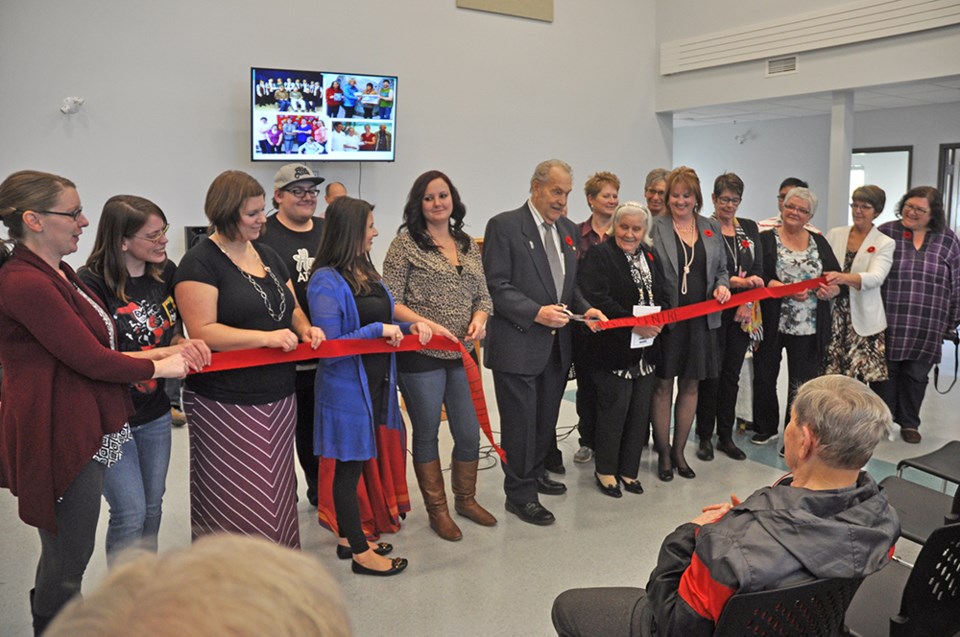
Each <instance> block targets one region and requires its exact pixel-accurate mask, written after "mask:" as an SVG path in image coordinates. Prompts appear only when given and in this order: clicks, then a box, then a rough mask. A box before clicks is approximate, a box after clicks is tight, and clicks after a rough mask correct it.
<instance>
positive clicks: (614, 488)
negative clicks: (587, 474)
mask: <svg viewBox="0 0 960 637" xmlns="http://www.w3.org/2000/svg"><path fill="white" fill-rule="evenodd" d="M593 478H594V479H595V480H596V481H597V486H598V487H600V492H601V493H602V494H603V495H608V496H610V497H611V498H622V497H623V492H622V491H621V490H620V484H619V483H617V482H614V483H613V484H612V485H610V486H607V485H605V484H604V483H603V481H602V480H600V476H598V475H597V472H596V471H594V472H593Z"/></svg>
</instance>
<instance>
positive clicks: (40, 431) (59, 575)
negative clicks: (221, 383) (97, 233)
mask: <svg viewBox="0 0 960 637" xmlns="http://www.w3.org/2000/svg"><path fill="white" fill-rule="evenodd" d="M0 219H2V220H3V224H4V225H5V226H6V227H7V232H8V234H9V236H10V239H11V240H12V243H13V249H12V250H10V249H9V248H8V244H6V243H3V242H0V265H2V267H0V365H2V367H3V370H4V375H3V391H2V393H3V402H2V403H0V486H3V487H5V488H8V489H10V491H11V492H12V493H13V494H14V495H15V496H17V504H18V509H19V514H20V518H21V519H22V520H23V521H24V522H26V523H27V524H29V525H30V526H35V527H37V528H38V530H39V532H40V546H41V553H40V563H39V566H38V567H37V573H36V580H35V582H36V584H35V588H34V590H32V591H31V592H30V602H31V608H32V612H33V626H34V632H35V633H36V634H38V635H39V634H40V633H41V632H43V630H44V628H45V627H46V625H47V624H48V623H49V622H50V620H51V619H52V618H53V616H54V615H55V614H56V613H57V611H59V610H60V608H61V607H63V605H64V604H66V603H67V602H68V601H69V600H70V598H71V597H73V596H74V595H76V594H77V593H78V592H79V591H80V586H81V583H82V580H83V573H84V570H85V569H86V567H87V563H88V562H89V561H90V556H91V554H92V553H93V546H94V542H95V539H96V532H97V520H98V518H99V516H100V497H101V493H102V491H103V482H104V474H105V472H106V471H107V468H108V467H110V466H113V465H114V464H116V463H117V462H118V461H120V460H121V456H122V453H123V451H124V447H125V444H124V443H126V441H127V440H128V439H129V438H130V427H129V426H128V425H127V422H128V417H129V416H130V414H132V413H133V407H132V405H131V402H130V395H129V392H128V389H127V384H128V383H134V382H149V381H150V380H151V379H158V378H182V377H183V376H184V375H185V374H186V373H187V371H188V369H190V368H194V369H196V368H198V367H199V362H198V361H197V360H196V359H194V361H193V362H191V361H190V360H189V359H187V358H185V357H184V355H183V354H182V353H181V352H178V351H170V350H168V351H167V352H164V353H165V354H169V355H167V356H162V355H159V356H158V355H156V354H150V353H145V352H127V353H120V352H119V351H117V350H118V347H119V343H118V341H119V340H120V338H121V337H119V336H118V334H117V329H116V326H115V324H114V322H113V319H112V318H111V316H110V314H109V313H108V311H107V310H106V308H104V307H103V306H102V305H101V303H100V302H99V301H98V300H97V299H96V295H95V294H94V292H93V291H92V290H91V289H90V288H89V287H87V285H86V284H85V283H84V282H83V281H82V280H81V279H80V278H79V277H78V276H77V274H76V273H75V272H74V271H73V268H71V267H70V266H69V265H67V264H66V263H65V262H64V261H63V257H65V256H67V255H68V254H71V253H73V252H76V250H77V244H78V242H79V240H80V236H81V235H82V234H83V229H84V228H86V227H87V226H88V225H89V223H90V222H89V221H87V218H86V217H85V216H84V215H83V208H82V207H81V205H80V197H79V195H77V190H76V186H75V185H74V184H73V182H72V181H70V180H69V179H66V178H64V177H60V176H57V175H51V174H49V173H44V172H38V171H34V170H24V171H20V172H16V173H13V174H12V175H10V176H9V177H7V178H6V179H5V180H4V181H3V183H2V184H0Z"/></svg>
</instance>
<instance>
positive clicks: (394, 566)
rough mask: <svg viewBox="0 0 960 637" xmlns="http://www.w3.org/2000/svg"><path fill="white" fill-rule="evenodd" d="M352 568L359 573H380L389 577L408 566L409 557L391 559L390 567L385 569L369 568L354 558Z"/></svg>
mask: <svg viewBox="0 0 960 637" xmlns="http://www.w3.org/2000/svg"><path fill="white" fill-rule="evenodd" d="M350 568H351V569H352V570H353V572H354V573H356V574H357V575H378V576H380V577H388V576H390V575H396V574H397V573H399V572H400V571H402V570H403V569H405V568H407V558H405V557H395V558H393V559H392V560H390V568H388V569H387V570H385V571H377V570H374V569H372V568H367V567H366V566H363V565H362V564H360V562H357V561H356V560H354V561H353V562H350Z"/></svg>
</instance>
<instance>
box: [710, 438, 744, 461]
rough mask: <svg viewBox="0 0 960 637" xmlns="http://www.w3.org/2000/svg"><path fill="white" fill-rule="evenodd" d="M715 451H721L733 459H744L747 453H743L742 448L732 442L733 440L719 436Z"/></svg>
mask: <svg viewBox="0 0 960 637" xmlns="http://www.w3.org/2000/svg"><path fill="white" fill-rule="evenodd" d="M717 451H722V452H723V453H725V454H727V455H728V456H730V457H731V458H733V459H734V460H746V459H747V454H745V453H743V450H742V449H741V448H740V447H738V446H737V445H736V444H734V442H733V440H724V439H723V438H721V439H720V440H718V441H717Z"/></svg>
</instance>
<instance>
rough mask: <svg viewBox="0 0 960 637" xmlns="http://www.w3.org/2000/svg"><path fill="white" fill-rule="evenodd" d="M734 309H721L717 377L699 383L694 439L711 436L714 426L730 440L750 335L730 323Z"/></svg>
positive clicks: (723, 438)
mask: <svg viewBox="0 0 960 637" xmlns="http://www.w3.org/2000/svg"><path fill="white" fill-rule="evenodd" d="M736 312H737V311H736V309H731V310H724V312H723V315H722V319H721V324H720V329H719V330H717V346H718V348H719V351H720V357H721V358H720V377H719V378H707V379H704V380H702V381H700V389H699V392H698V395H697V437H698V438H701V439H710V438H711V437H713V430H714V425H716V430H717V436H718V437H719V438H720V439H721V440H730V439H731V438H732V437H733V424H734V422H735V421H736V419H737V394H738V393H739V389H740V370H741V369H743V357H744V355H745V354H746V353H747V348H748V347H750V335H749V334H747V333H746V332H744V331H743V329H741V328H740V323H738V322H737V321H735V320H734V315H735V314H736Z"/></svg>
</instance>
